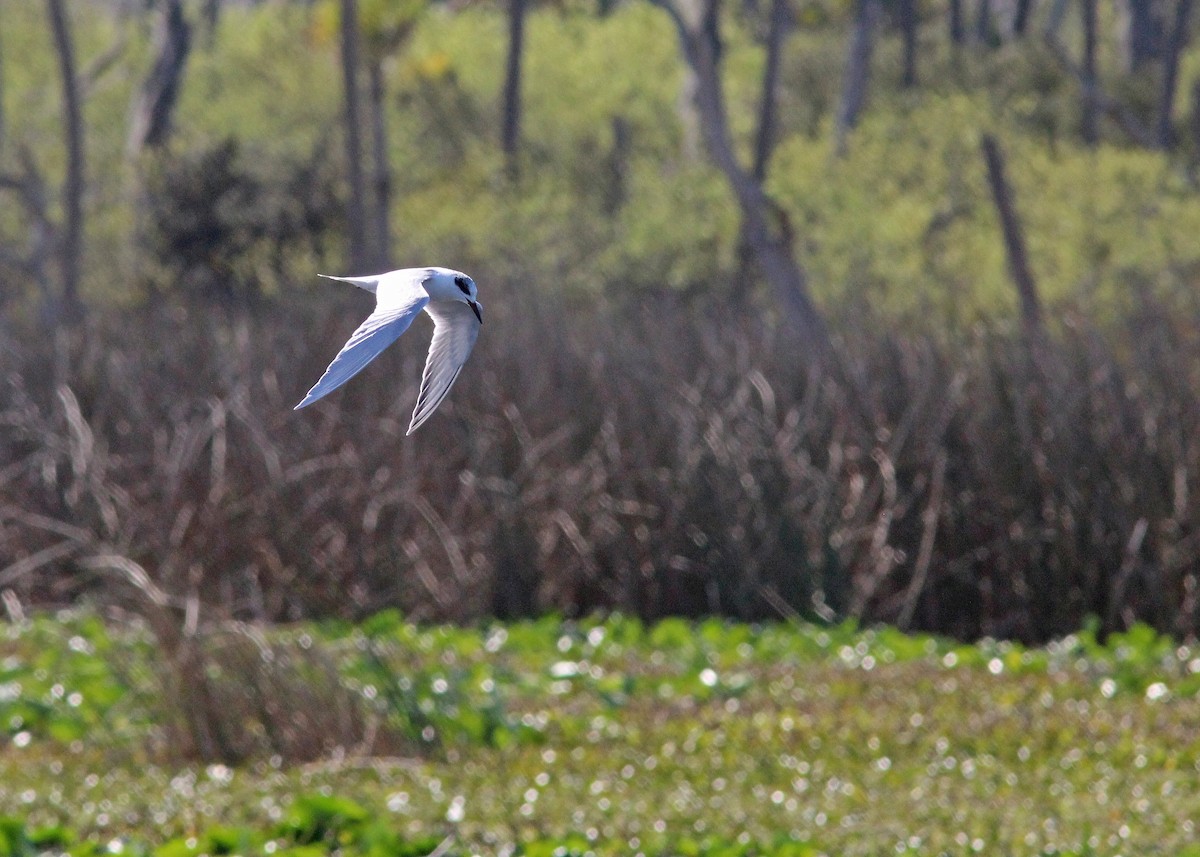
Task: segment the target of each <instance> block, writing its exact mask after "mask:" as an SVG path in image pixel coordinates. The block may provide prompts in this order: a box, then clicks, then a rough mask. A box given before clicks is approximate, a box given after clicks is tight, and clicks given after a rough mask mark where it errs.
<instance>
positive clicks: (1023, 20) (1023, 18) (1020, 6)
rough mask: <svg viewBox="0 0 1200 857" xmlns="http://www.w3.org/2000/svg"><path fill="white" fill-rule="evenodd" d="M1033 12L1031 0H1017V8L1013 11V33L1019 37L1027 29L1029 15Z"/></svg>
mask: <svg viewBox="0 0 1200 857" xmlns="http://www.w3.org/2000/svg"><path fill="white" fill-rule="evenodd" d="M1032 13H1033V0H1017V10H1016V12H1014V13H1013V23H1012V31H1013V35H1014V36H1017V37H1018V38H1020V37H1021V36H1024V35H1025V32H1026V31H1027V30H1028V29H1029V16H1030V15H1031V14H1032Z"/></svg>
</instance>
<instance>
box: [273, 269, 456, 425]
mask: <svg viewBox="0 0 1200 857" xmlns="http://www.w3.org/2000/svg"><path fill="white" fill-rule="evenodd" d="M427 303H429V296H428V295H427V294H425V293H424V292H423V291H422V292H421V293H420V294H416V293H413V294H411V295H407V296H405V298H404V299H403V300H399V301H396V302H394V303H393V302H389V303H387V304H382V303H381V305H379V306H377V307H376V308H375V312H373V313H371V314H370V315H369V316H367V320H366V321H364V322H363V323H362V324H360V325H359V326H358V330H356V331H354V333H353V334H352V335H351V337H350V339H349V341H347V342H346V344H345V345H344V346H342V350H341V351H339V352H338V356H337V357H335V358H333V362H332V363H330V364H329V368H328V369H326V370H325V374H324V375H322V376H321V379H320V380H319V381H317V383H316V384H315V385H314V386H313V388H312V389H311V390H309V391H308V395H307V396H305V397H304V399H303V400H302V401H301V402H300V404H298V405H296V408H295V410H300V409H301V408H303V407H304V406H305V405H311V404H312V403H313V402H315V401H316V400H317V399H319V398H321V397H322V396H324V395H325V394H327V393H331V392H333V391H334V390H336V389H337V388H338V387H340V386H342V385H343V384H345V383H346V382H347V381H349V380H350V379H351V378H353V377H354V376H355V375H357V374H358V373H359V372H360V371H362V368H363V367H364V366H366V365H367V364H368V363H370V362H371V361H372V360H374V359H375V358H376V357H378V356H379V353H380V352H381V351H383V349H385V348H387V347H388V346H389V345H391V344H392V343H393V342H395V341H396V340H397V339H399V338H400V334H402V333H404V331H406V330H408V326H409V325H410V324H412V320H413V319H414V318H416V317H417V313H419V312H420V311H421V310H422V309H423V308H424V307H425V305H426V304H427ZM463 309H466V306H465V305H464V306H463ZM468 314H470V313H469V311H468ZM436 341H437V340H436V338H435V339H434V342H435V343H436ZM473 341H474V340H473V339H472V342H473ZM467 350H468V351H470V350H471V349H470V346H468V347H467ZM430 359H431V360H432V359H433V358H432V354H431V355H430ZM464 359H465V358H464ZM425 371H426V372H428V371H429V369H428V367H426V370H425Z"/></svg>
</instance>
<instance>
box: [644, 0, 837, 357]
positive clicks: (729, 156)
mask: <svg viewBox="0 0 1200 857" xmlns="http://www.w3.org/2000/svg"><path fill="white" fill-rule="evenodd" d="M655 2H656V3H657V5H659V6H660V7H661V8H663V9H665V10H666V12H667V13H668V14H669V15H670V16H671V19H672V21H673V22H674V23H675V26H676V30H677V33H678V35H679V41H680V46H681V48H682V51H683V55H684V61H685V62H686V63H687V65H688V66H690V67H691V68H692V69H693V71H694V72H695V76H696V84H697V85H696V108H697V113H698V115H699V116H700V120H701V121H700V125H701V131H702V133H703V137H704V142H705V145H706V147H707V149H708V153H709V155H710V157H711V158H712V159H713V161H714V163H715V164H716V166H717V168H718V169H719V170H720V171H721V172H722V173H723V174H724V175H725V178H726V180H727V181H728V182H729V185H730V188H731V189H732V191H733V194H734V197H735V199H736V200H737V203H738V208H739V210H740V212H741V215H742V223H743V229H742V234H743V235H744V236H745V239H746V241H747V243H748V244H749V246H750V248H751V250H752V251H753V253H754V256H755V258H756V259H757V261H758V264H759V266H760V268H761V270H762V272H763V275H764V276H765V277H766V280H767V282H768V283H769V284H770V285H771V287H772V289H773V291H774V293H775V295H776V299H777V300H778V303H779V307H780V309H781V310H782V311H783V313H784V315H785V316H786V317H787V318H788V319H789V320H790V321H791V323H792V325H793V327H794V329H795V330H796V331H797V333H798V334H799V336H800V338H801V339H802V341H803V342H804V343H805V346H806V347H807V349H808V353H807V356H808V357H809V359H810V360H813V361H814V362H816V363H827V362H828V360H829V358H831V357H833V356H834V355H835V353H836V352H835V349H834V347H833V342H832V340H831V338H830V335H829V329H828V327H827V326H826V324H825V319H824V317H823V316H822V315H821V313H820V311H819V310H818V309H817V307H816V304H814V303H813V301H812V298H811V296H810V295H809V291H808V280H807V277H806V276H805V273H804V269H803V268H801V267H800V265H799V264H798V263H797V262H796V260H795V258H794V257H793V256H792V253H791V249H790V247H789V246H788V244H787V241H786V239H785V238H784V237H781V236H779V235H777V234H776V233H775V230H773V229H772V227H771V218H770V212H771V211H772V210H773V208H774V207H773V205H772V203H771V201H770V199H769V198H768V197H767V195H766V193H764V191H763V189H762V187H761V185H759V183H758V182H756V181H755V180H754V177H753V176H752V175H751V174H750V173H749V172H747V171H746V170H745V169H743V168H742V166H741V165H740V164H739V163H738V161H737V157H736V156H735V155H734V152H733V143H732V136H731V135H730V132H729V119H728V116H727V114H726V110H725V97H724V94H723V92H722V90H721V79H720V73H719V67H718V52H719V43H718V41H717V38H716V36H717V33H716V21H717V0H655Z"/></svg>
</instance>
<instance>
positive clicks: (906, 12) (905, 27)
mask: <svg viewBox="0 0 1200 857" xmlns="http://www.w3.org/2000/svg"><path fill="white" fill-rule="evenodd" d="M897 11H898V13H899V15H900V32H901V35H902V36H903V37H904V72H903V76H902V77H901V78H900V85H901V86H903V87H905V88H911V87H914V86H916V85H917V25H918V24H919V23H920V20H919V18H918V15H917V0H899V4H898V9H897Z"/></svg>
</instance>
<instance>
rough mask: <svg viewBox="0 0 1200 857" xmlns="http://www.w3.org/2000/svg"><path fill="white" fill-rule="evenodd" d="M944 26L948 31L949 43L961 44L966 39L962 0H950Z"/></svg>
mask: <svg viewBox="0 0 1200 857" xmlns="http://www.w3.org/2000/svg"><path fill="white" fill-rule="evenodd" d="M946 26H947V28H948V29H949V31H950V42H951V44H955V45H961V44H962V43H963V42H965V41H966V32H965V31H964V28H963V10H962V0H950V2H949V5H948V7H947V9H946Z"/></svg>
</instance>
